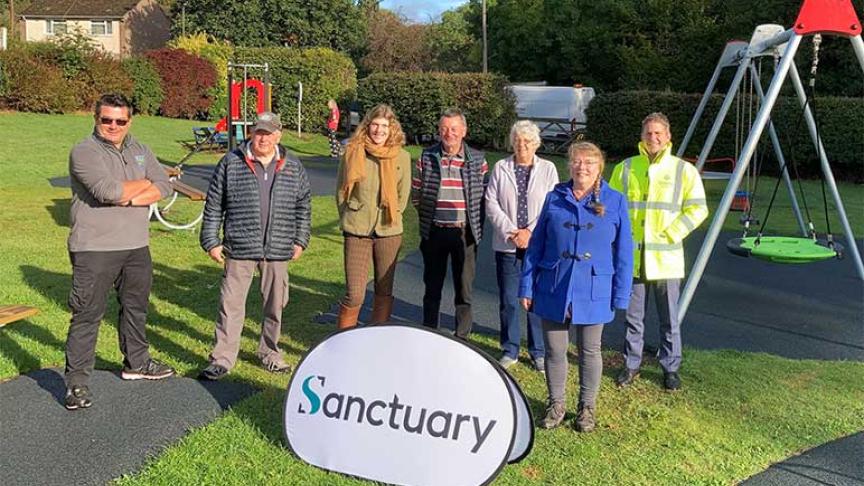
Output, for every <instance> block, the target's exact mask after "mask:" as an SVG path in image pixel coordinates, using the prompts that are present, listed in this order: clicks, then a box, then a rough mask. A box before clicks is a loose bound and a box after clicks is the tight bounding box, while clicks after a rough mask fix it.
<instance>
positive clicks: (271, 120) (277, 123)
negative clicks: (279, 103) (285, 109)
mask: <svg viewBox="0 0 864 486" xmlns="http://www.w3.org/2000/svg"><path fill="white" fill-rule="evenodd" d="M258 130H263V131H265V132H267V133H273V132H278V131H281V130H282V120H280V119H279V115H277V114H276V113H272V112H269V111H264V112H261V113H259V114H258V120H257V121H255V124H254V125H252V132H256V131H258Z"/></svg>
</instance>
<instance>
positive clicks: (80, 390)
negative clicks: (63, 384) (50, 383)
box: [63, 385, 93, 410]
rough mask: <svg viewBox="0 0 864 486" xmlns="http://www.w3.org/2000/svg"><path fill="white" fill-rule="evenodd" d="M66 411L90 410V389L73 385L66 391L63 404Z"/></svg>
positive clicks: (91, 402) (91, 400) (91, 403)
mask: <svg viewBox="0 0 864 486" xmlns="http://www.w3.org/2000/svg"><path fill="white" fill-rule="evenodd" d="M63 404H64V405H65V406H66V409H67V410H78V409H79V408H90V406H91V405H93V399H92V395H90V389H88V388H87V387H86V386H84V385H74V386H72V387H71V388H67V389H66V399H65V400H64V403H63Z"/></svg>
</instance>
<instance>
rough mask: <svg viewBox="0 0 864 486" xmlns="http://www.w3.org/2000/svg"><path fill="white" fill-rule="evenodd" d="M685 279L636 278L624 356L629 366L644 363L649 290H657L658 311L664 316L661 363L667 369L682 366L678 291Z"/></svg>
mask: <svg viewBox="0 0 864 486" xmlns="http://www.w3.org/2000/svg"><path fill="white" fill-rule="evenodd" d="M680 283H681V281H680V280H678V279H671V280H640V279H636V280H634V281H633V293H632V294H631V296H630V305H629V306H628V307H627V332H626V335H625V339H626V342H625V344H624V360H625V363H626V365H627V368H629V369H631V370H637V369H639V366H641V364H642V348H643V346H644V344H645V309H646V307H647V303H648V302H647V297H648V293H649V292H651V293H653V294H654V302H655V303H656V304H657V314H658V317H659V318H660V355H659V356H658V359H659V361H660V367H661V368H663V371H664V372H666V373H672V372H677V371H678V368H680V367H681V323H680V322H679V320H678V295H679V287H680Z"/></svg>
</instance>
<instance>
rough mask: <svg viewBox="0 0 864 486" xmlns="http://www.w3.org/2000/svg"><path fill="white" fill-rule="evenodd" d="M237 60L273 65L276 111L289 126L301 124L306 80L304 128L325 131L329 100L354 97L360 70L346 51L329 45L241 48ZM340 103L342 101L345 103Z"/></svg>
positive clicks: (237, 50)
mask: <svg viewBox="0 0 864 486" xmlns="http://www.w3.org/2000/svg"><path fill="white" fill-rule="evenodd" d="M234 61H235V62H238V63H254V64H263V63H265V62H266V63H269V65H270V81H271V83H272V85H273V93H272V102H273V111H274V112H276V113H280V114H281V115H282V122H283V123H284V124H285V127H286V130H287V129H288V127H291V126H296V123H297V94H298V86H297V83H298V81H299V82H302V83H303V106H302V116H303V120H302V122H303V129H304V131H322V130H324V128H325V126H326V123H327V117H328V115H329V110H328V109H327V100H329V99H331V98H332V99H335V100H336V101H337V102H341V103H344V102H346V101H347V100H350V99H353V98H354V93H355V92H356V90H357V69H356V68H355V67H354V64H353V63H352V62H351V59H350V58H348V56H346V55H345V54H342V53H339V52H336V51H333V50H331V49H326V48H319V47H316V48H310V49H298V48H291V47H238V48H236V49H235V51H234ZM341 103H340V104H341Z"/></svg>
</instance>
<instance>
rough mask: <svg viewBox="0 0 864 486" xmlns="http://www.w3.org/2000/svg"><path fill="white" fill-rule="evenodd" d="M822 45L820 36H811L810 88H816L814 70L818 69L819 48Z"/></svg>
mask: <svg viewBox="0 0 864 486" xmlns="http://www.w3.org/2000/svg"><path fill="white" fill-rule="evenodd" d="M821 44H822V34H815V35H814V36H813V62H812V63H811V64H810V87H811V88H812V87H814V86H816V70H817V69H818V68H819V46H820V45H821Z"/></svg>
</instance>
